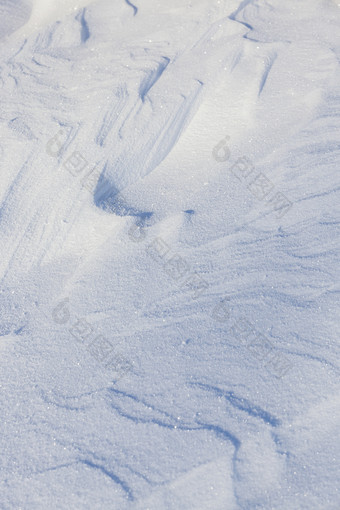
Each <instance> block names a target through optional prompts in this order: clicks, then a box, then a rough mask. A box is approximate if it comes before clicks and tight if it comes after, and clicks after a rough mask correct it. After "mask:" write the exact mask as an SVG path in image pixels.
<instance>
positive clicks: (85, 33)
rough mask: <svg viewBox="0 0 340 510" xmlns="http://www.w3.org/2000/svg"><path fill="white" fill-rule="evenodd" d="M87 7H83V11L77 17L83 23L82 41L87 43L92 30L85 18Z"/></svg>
mask: <svg viewBox="0 0 340 510" xmlns="http://www.w3.org/2000/svg"><path fill="white" fill-rule="evenodd" d="M85 14H86V9H82V11H81V12H80V13H79V14H78V16H77V19H78V20H79V22H80V24H81V41H82V43H86V41H87V40H88V39H89V38H90V31H89V27H88V24H87V22H86V19H85Z"/></svg>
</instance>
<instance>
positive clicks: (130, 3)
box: [125, 0, 138, 16]
mask: <svg viewBox="0 0 340 510" xmlns="http://www.w3.org/2000/svg"><path fill="white" fill-rule="evenodd" d="M125 2H126V3H127V4H128V5H129V6H130V7H132V9H133V15H134V16H136V14H137V12H138V8H137V7H136V6H135V5H134V4H133V3H132V2H130V0H125Z"/></svg>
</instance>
